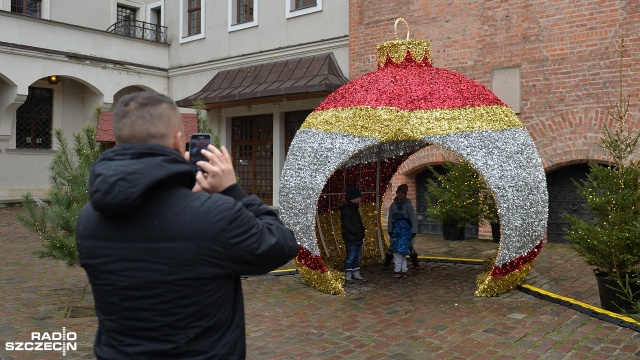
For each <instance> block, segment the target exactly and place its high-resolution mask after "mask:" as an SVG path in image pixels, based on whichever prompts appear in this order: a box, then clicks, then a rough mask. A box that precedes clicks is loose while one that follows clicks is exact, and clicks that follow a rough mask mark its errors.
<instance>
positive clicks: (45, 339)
mask: <svg viewBox="0 0 640 360" xmlns="http://www.w3.org/2000/svg"><path fill="white" fill-rule="evenodd" d="M77 339H78V334H76V333H75V332H73V331H69V332H67V328H66V327H63V328H62V331H53V332H35V331H34V332H31V340H29V341H7V342H6V343H5V344H4V349H5V350H6V351H62V356H65V355H67V351H70V350H78V344H77V343H76V340H77Z"/></svg>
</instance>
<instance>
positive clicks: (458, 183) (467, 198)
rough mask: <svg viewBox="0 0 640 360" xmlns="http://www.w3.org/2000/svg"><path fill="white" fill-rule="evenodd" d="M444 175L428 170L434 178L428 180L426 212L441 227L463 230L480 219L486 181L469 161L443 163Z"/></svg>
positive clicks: (431, 169)
mask: <svg viewBox="0 0 640 360" xmlns="http://www.w3.org/2000/svg"><path fill="white" fill-rule="evenodd" d="M443 167H444V170H445V173H444V174H440V173H439V172H437V171H435V169H433V168H432V167H429V169H430V171H431V173H432V174H433V178H431V179H428V180H427V194H426V196H425V198H426V201H427V205H428V208H427V213H428V214H429V215H430V216H431V218H433V219H434V220H436V221H438V222H439V223H441V224H448V225H453V226H456V227H463V226H465V225H466V224H477V223H478V222H480V219H481V210H480V197H479V194H480V190H481V189H482V188H483V184H484V180H483V179H482V178H481V177H480V175H479V174H478V172H477V171H476V170H475V169H474V168H473V167H472V166H471V165H470V164H469V163H467V162H460V163H453V162H449V161H447V162H445V163H444V164H443Z"/></svg>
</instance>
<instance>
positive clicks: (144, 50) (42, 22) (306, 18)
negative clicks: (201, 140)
mask: <svg viewBox="0 0 640 360" xmlns="http://www.w3.org/2000/svg"><path fill="white" fill-rule="evenodd" d="M348 12H349V4H348V0H333V1H328V0H324V1H323V0H162V1H150V0H146V1H145V0H138V1H129V0H105V1H83V0H65V1H52V0H40V1H38V0H0V200H2V199H5V200H6V199H18V198H20V197H21V196H22V195H23V194H25V193H27V192H30V193H32V194H33V195H34V196H36V197H46V195H47V192H48V189H49V187H50V185H49V180H48V176H49V173H48V167H49V164H50V162H51V159H52V157H53V154H54V153H55V151H56V149H57V144H56V143H55V140H54V139H53V138H52V136H51V132H52V130H53V129H55V128H60V129H62V130H63V131H64V132H65V134H66V136H67V137H69V138H71V136H72V134H73V133H77V132H79V131H81V129H82V128H83V127H84V126H86V125H89V124H94V123H95V119H94V118H93V116H92V115H93V113H94V109H95V107H96V106H100V107H101V108H102V110H103V111H108V110H110V109H111V107H112V106H113V105H114V104H116V103H117V102H118V100H119V99H120V98H121V97H122V96H123V95H126V94H128V93H131V92H135V91H141V90H153V91H156V92H159V93H163V94H167V95H169V96H170V97H172V98H173V99H175V100H176V101H177V102H178V105H179V106H182V107H184V111H185V112H190V111H192V109H190V108H191V107H193V105H194V102H195V101H196V100H200V101H201V102H202V103H203V104H204V105H203V106H204V108H205V109H206V110H207V116H208V119H209V122H210V124H211V126H212V128H213V129H214V130H215V131H216V132H217V133H218V134H219V135H220V138H221V143H222V145H225V146H227V148H229V150H230V151H231V152H232V155H233V157H234V161H235V166H236V168H237V170H238V173H239V179H240V182H241V184H242V186H243V187H244V188H245V189H246V190H247V191H248V192H250V193H253V194H257V195H259V196H260V197H261V198H263V200H264V201H265V202H266V203H268V204H271V205H273V206H276V207H277V206H278V203H277V199H278V188H279V177H280V176H279V175H280V172H281V170H282V166H283V163H284V159H285V156H286V149H287V147H288V143H289V142H290V141H291V138H292V137H293V135H294V134H295V131H296V130H297V128H298V127H299V126H300V124H301V122H302V121H303V120H304V118H306V115H307V114H308V113H309V112H310V111H312V110H313V109H314V108H315V107H316V106H317V105H318V104H319V103H320V102H321V101H322V100H323V99H324V97H325V96H326V95H327V94H328V93H330V92H331V91H333V90H335V89H336V88H337V87H339V86H340V85H341V84H343V83H345V82H346V81H347V79H348V76H349V74H348V69H349V67H348V62H349V37H348V30H349V29H348V18H349V13H348Z"/></svg>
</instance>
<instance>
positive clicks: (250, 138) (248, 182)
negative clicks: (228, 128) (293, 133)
mask: <svg viewBox="0 0 640 360" xmlns="http://www.w3.org/2000/svg"><path fill="white" fill-rule="evenodd" d="M232 131H233V138H232V141H231V148H232V153H231V156H233V166H234V167H235V169H236V172H237V173H238V184H240V186H242V188H243V189H244V190H245V191H246V192H247V193H249V194H254V195H257V196H258V197H259V198H260V199H262V201H264V203H265V204H267V205H273V116H272V115H271V114H266V115H252V116H239V117H234V118H232Z"/></svg>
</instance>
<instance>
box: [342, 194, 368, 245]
mask: <svg viewBox="0 0 640 360" xmlns="http://www.w3.org/2000/svg"><path fill="white" fill-rule="evenodd" d="M358 209H359V206H358V204H356V203H353V202H351V201H347V202H346V203H344V204H343V205H342V206H340V222H341V228H342V240H343V241H344V243H345V244H349V245H351V244H356V245H357V244H362V243H363V242H364V225H363V224H362V217H361V216H360V212H359V211H358Z"/></svg>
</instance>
